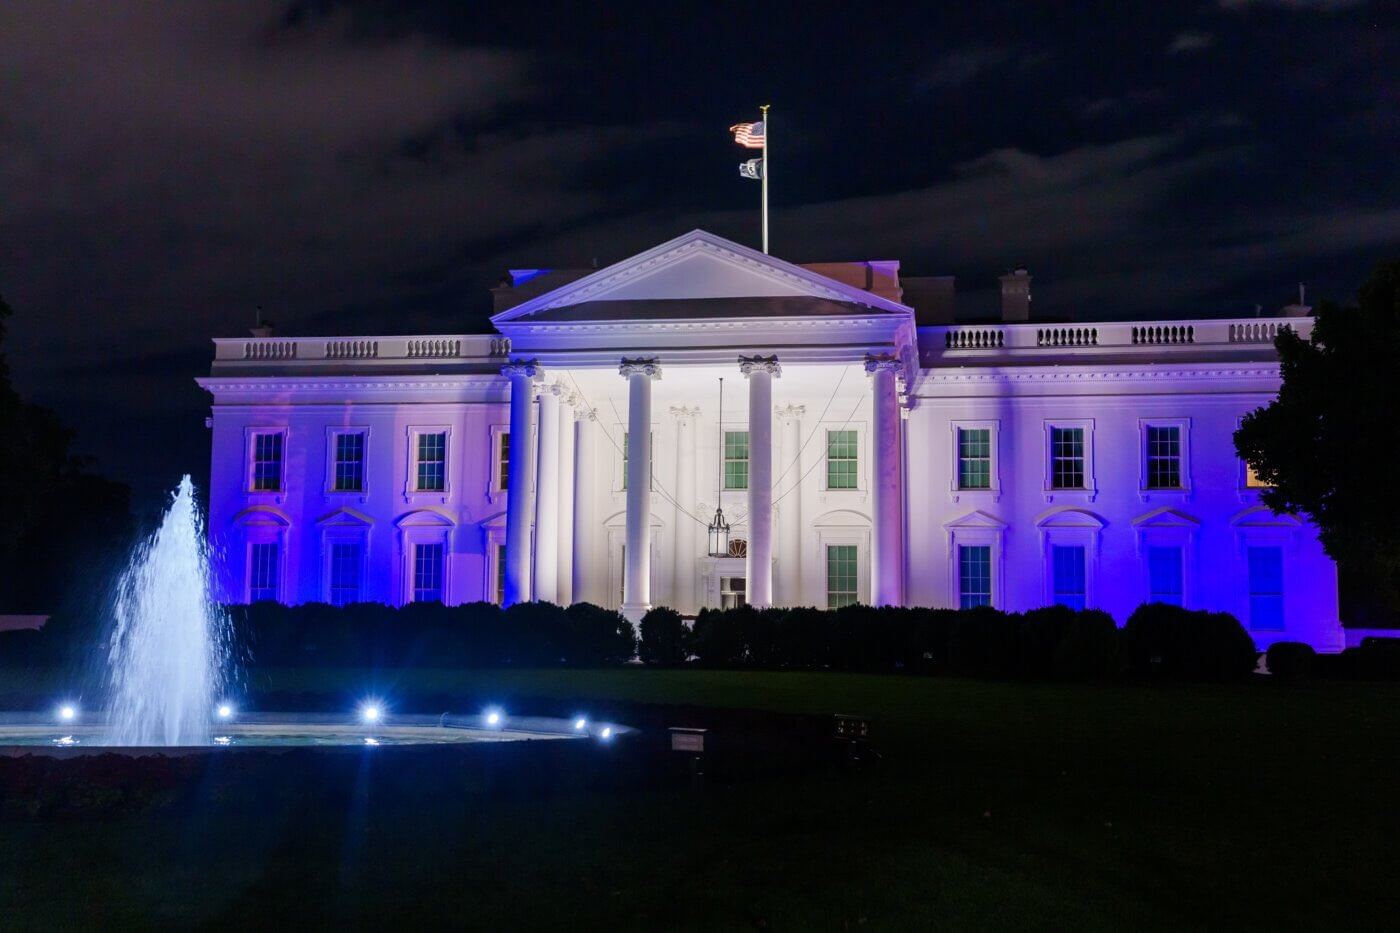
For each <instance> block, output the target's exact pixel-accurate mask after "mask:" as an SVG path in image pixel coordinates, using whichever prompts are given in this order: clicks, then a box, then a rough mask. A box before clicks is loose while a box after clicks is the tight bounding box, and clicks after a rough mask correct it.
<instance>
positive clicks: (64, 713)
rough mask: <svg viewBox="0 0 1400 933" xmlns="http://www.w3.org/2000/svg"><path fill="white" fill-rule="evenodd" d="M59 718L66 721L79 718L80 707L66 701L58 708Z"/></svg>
mask: <svg viewBox="0 0 1400 933" xmlns="http://www.w3.org/2000/svg"><path fill="white" fill-rule="evenodd" d="M58 718H59V719H62V720H63V721H64V722H72V721H73V720H74V719H77V718H78V709H77V707H75V706H73V704H71V703H64V704H63V705H62V706H60V707H59V708H58Z"/></svg>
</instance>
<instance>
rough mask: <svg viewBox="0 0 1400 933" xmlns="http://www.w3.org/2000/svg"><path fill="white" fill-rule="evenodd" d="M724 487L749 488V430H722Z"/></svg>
mask: <svg viewBox="0 0 1400 933" xmlns="http://www.w3.org/2000/svg"><path fill="white" fill-rule="evenodd" d="M724 488H725V489H748V488H749V432H748V431H725V432H724Z"/></svg>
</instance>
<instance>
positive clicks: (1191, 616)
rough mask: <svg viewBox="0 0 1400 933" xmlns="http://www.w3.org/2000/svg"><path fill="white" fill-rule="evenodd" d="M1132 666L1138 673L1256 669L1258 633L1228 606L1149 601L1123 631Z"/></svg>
mask: <svg viewBox="0 0 1400 933" xmlns="http://www.w3.org/2000/svg"><path fill="white" fill-rule="evenodd" d="M1121 642H1122V648H1123V654H1124V660H1125V661H1126V663H1127V665H1128V669H1129V670H1130V671H1131V672H1133V673H1135V674H1139V675H1150V676H1163V677H1179V678H1183V679H1187V680H1222V679H1228V678H1234V677H1243V676H1245V675H1246V674H1249V673H1250V672H1251V671H1253V670H1254V665H1255V661H1256V658H1257V654H1258V653H1257V652H1256V651H1255V649H1254V639H1252V638H1250V637H1249V633H1248V632H1246V631H1245V630H1244V627H1243V626H1242V625H1240V623H1239V620H1238V619H1236V618H1235V617H1234V616H1232V615H1230V614H1229V613H1225V612H1203V611H1196V610H1189V609H1183V608H1181V607H1180V606H1169V605H1166V604H1165V603H1145V604H1143V605H1141V606H1139V607H1138V608H1137V609H1135V610H1133V614H1132V615H1131V616H1130V617H1129V618H1128V623H1127V625H1125V626H1124V627H1123V632H1122V636H1121Z"/></svg>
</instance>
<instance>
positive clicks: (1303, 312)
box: [1279, 282, 1312, 317]
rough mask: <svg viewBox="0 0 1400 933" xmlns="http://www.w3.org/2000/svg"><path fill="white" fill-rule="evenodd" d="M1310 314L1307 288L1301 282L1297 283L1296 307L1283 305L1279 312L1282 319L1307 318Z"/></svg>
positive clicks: (1310, 308)
mask: <svg viewBox="0 0 1400 933" xmlns="http://www.w3.org/2000/svg"><path fill="white" fill-rule="evenodd" d="M1311 314H1312V306H1311V305H1309V304H1308V291H1307V286H1305V285H1304V284H1303V283H1302V282H1299V283H1298V303H1297V304H1296V305H1284V306H1283V308H1282V309H1280V310H1279V315H1280V316H1282V317H1308V316H1309V315H1311Z"/></svg>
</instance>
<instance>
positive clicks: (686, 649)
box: [637, 606, 690, 667]
mask: <svg viewBox="0 0 1400 933" xmlns="http://www.w3.org/2000/svg"><path fill="white" fill-rule="evenodd" d="M641 629H642V638H641V643H640V646H639V647H638V651H637V653H638V654H639V655H640V656H641V659H642V661H643V662H645V663H647V664H654V665H657V666H660V667H675V666H676V665H678V664H684V663H685V662H686V659H687V658H689V657H690V630H689V629H687V628H686V627H685V620H684V619H682V618H681V614H680V613H679V612H677V611H676V610H674V609H668V608H666V607H665V606H657V607H656V608H654V609H651V610H649V611H648V612H647V614H646V615H644V616H642V625H641Z"/></svg>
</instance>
